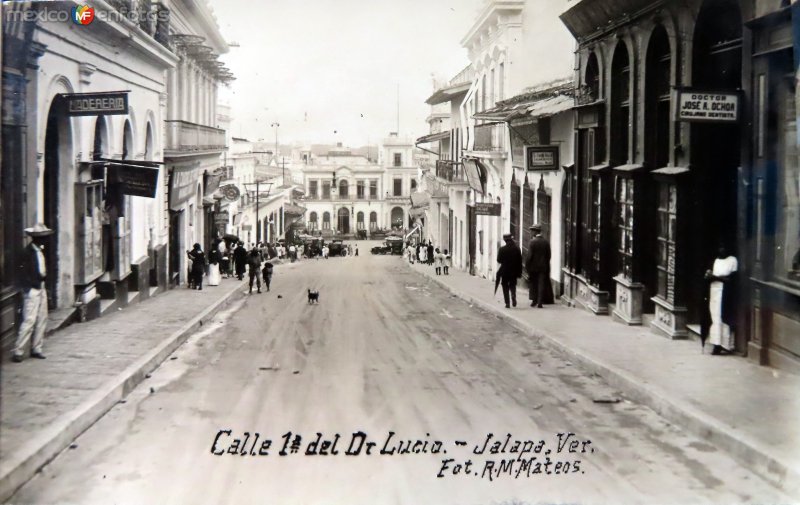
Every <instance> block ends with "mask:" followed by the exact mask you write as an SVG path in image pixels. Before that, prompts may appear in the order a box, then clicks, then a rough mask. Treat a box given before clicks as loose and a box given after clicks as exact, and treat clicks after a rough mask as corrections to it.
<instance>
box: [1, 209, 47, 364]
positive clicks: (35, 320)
mask: <svg viewBox="0 0 800 505" xmlns="http://www.w3.org/2000/svg"><path fill="white" fill-rule="evenodd" d="M25 233H27V234H28V236H30V237H31V243H30V244H28V246H27V247H26V248H25V254H24V255H23V261H22V264H21V268H20V282H21V283H22V289H23V291H24V292H25V295H24V298H23V301H22V324H20V326H19V333H18V334H17V341H16V344H15V345H14V351H13V353H12V358H11V360H12V361H14V362H15V363H19V362H21V361H22V360H23V359H24V358H23V356H24V354H25V348H26V347H27V345H28V341H29V340H31V337H33V340H32V342H31V357H32V358H38V359H45V356H44V354H43V353H42V345H43V343H44V332H45V329H46V327H47V289H46V288H45V279H46V278H47V262H46V261H45V257H44V242H45V237H48V236H49V235H51V234H52V233H53V230H51V229H50V228H48V227H47V226H45V225H44V224H42V223H38V224H36V225H35V226H33V227H31V228H25Z"/></svg>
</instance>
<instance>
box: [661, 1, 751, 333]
mask: <svg viewBox="0 0 800 505" xmlns="http://www.w3.org/2000/svg"><path fill="white" fill-rule="evenodd" d="M691 85H692V87H693V88H696V89H698V90H714V91H736V90H738V89H740V88H741V86H742V17H741V12H740V10H739V3H738V2H737V1H736V0H706V1H705V2H704V3H703V6H702V8H701V9H700V13H699V14H698V16H697V24H696V25H695V29H694V46H693V49H692V82H691ZM740 145H741V130H740V128H739V125H738V124H724V123H692V124H691V153H690V158H691V167H692V170H693V173H692V177H693V179H692V184H691V188H692V189H691V190H692V191H693V194H692V195H691V198H689V201H691V202H692V204H691V205H693V207H692V208H690V209H687V210H688V212H687V215H689V216H691V218H690V219H688V221H689V222H688V226H689V230H688V233H687V236H686V239H687V242H686V246H687V247H686V251H687V260H688V261H687V263H688V269H687V271H686V275H687V276H688V279H702V278H703V273H704V272H705V270H706V269H707V268H709V267H710V266H711V264H712V262H713V260H714V258H715V256H716V251H717V248H718V246H719V244H720V243H725V244H726V245H727V248H728V251H729V252H731V253H733V254H734V255H737V256H739V255H740V254H739V253H740V252H741V251H736V250H735V245H736V230H737V226H738V223H737V219H736V216H737V204H736V201H737V184H736V181H737V177H738V173H737V169H738V167H739V165H740V164H741V152H740V150H739V146H740ZM720 146H726V148H723V149H720ZM660 191H661V193H663V194H664V195H666V196H665V197H664V198H663V199H664V200H665V202H666V203H667V205H665V206H664V207H665V208H666V209H667V210H666V211H665V212H667V213H670V215H671V212H670V211H669V207H671V205H669V202H670V201H671V200H672V198H671V197H670V195H672V194H675V193H676V192H677V189H675V185H674V184H670V183H666V182H664V183H662V184H661V188H660ZM659 207H661V205H660V206H659ZM660 235H664V234H661V233H660ZM663 277H666V279H665V280H664V281H661V282H662V284H666V285H667V286H669V285H670V284H671V282H670V281H671V279H670V272H666V273H665V274H664V275H663ZM672 282H674V280H672ZM686 287H687V291H686V295H687V296H686V303H687V308H688V309H689V320H690V322H699V321H700V320H701V319H702V315H703V313H704V311H705V302H704V291H705V289H704V285H703V283H702V282H688V283H686ZM667 289H668V288H667Z"/></svg>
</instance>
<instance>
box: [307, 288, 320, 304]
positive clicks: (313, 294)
mask: <svg viewBox="0 0 800 505" xmlns="http://www.w3.org/2000/svg"><path fill="white" fill-rule="evenodd" d="M308 303H309V304H311V303H319V291H311V290H310V289H309V290H308Z"/></svg>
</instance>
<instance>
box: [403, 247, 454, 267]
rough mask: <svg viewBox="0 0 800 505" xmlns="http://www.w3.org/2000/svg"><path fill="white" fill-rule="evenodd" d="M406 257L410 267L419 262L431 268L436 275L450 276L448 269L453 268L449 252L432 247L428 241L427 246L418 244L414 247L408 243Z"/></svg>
mask: <svg viewBox="0 0 800 505" xmlns="http://www.w3.org/2000/svg"><path fill="white" fill-rule="evenodd" d="M406 257H407V258H408V262H409V263H411V264H412V265H413V264H414V263H416V262H419V263H423V264H425V265H431V266H433V267H434V268H435V270H436V275H442V274H444V275H450V267H451V266H453V260H452V258H451V257H450V252H449V251H448V250H447V249H445V250H444V251H442V250H441V249H440V248H438V247H434V246H433V242H431V241H430V240H429V241H428V243H427V244H426V243H425V242H418V243H417V244H416V245H415V244H414V243H413V242H410V241H409V242H408V243H407V244H406Z"/></svg>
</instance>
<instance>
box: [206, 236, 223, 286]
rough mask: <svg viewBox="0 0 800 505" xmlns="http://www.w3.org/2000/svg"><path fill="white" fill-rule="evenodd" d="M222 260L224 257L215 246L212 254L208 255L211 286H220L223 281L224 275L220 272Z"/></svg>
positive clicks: (209, 283)
mask: <svg viewBox="0 0 800 505" xmlns="http://www.w3.org/2000/svg"><path fill="white" fill-rule="evenodd" d="M221 260H222V255H221V254H220V252H219V250H218V249H217V247H216V246H213V247H212V248H211V252H209V253H208V285H209V286H219V283H220V280H221V279H222V274H221V273H220V271H219V264H220V261H221Z"/></svg>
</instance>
